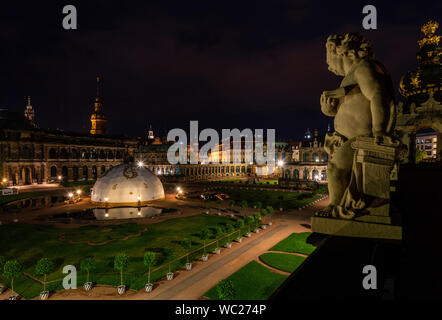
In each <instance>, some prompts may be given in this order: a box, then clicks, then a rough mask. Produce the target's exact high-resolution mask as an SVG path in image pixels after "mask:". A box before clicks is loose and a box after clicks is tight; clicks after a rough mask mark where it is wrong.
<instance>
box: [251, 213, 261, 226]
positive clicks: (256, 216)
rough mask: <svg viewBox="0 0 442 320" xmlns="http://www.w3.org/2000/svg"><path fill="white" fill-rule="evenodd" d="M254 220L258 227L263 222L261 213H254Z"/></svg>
mask: <svg viewBox="0 0 442 320" xmlns="http://www.w3.org/2000/svg"><path fill="white" fill-rule="evenodd" d="M253 219H254V220H255V227H256V228H257V227H258V224H259V222H260V221H261V215H260V214H259V212H255V213H253Z"/></svg>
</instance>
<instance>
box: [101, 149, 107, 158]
mask: <svg viewBox="0 0 442 320" xmlns="http://www.w3.org/2000/svg"><path fill="white" fill-rule="evenodd" d="M100 159H106V155H105V154H104V151H103V150H100Z"/></svg>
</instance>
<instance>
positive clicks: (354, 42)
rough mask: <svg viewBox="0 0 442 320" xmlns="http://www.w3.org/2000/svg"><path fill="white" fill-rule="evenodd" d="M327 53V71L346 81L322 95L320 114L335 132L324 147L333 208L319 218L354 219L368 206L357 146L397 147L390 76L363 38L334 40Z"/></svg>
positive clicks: (354, 35)
mask: <svg viewBox="0 0 442 320" xmlns="http://www.w3.org/2000/svg"><path fill="white" fill-rule="evenodd" d="M326 49H327V64H328V66H329V67H328V69H329V70H330V71H331V72H333V73H334V74H336V75H338V76H343V77H344V78H343V80H342V82H341V85H340V87H339V88H338V89H336V90H331V91H324V92H323V93H322V95H321V98H320V103H321V110H322V112H323V113H324V114H325V115H327V116H331V117H333V116H334V117H335V119H334V128H335V132H334V133H333V134H330V133H328V134H327V136H326V138H325V144H324V147H325V149H326V151H327V152H328V153H329V155H330V157H329V159H330V160H329V163H328V167H327V179H328V187H329V194H330V204H329V206H328V207H327V208H325V209H323V210H322V211H319V212H318V213H317V214H316V216H319V217H336V218H344V219H353V218H355V216H357V215H358V212H361V211H363V210H364V209H365V208H366V206H367V202H368V200H367V199H366V197H364V194H363V190H362V189H363V188H362V187H361V184H362V183H361V181H362V178H361V177H360V176H358V175H361V174H362V172H363V171H362V170H359V171H358V172H360V174H359V173H355V172H356V170H355V166H356V158H357V157H356V154H355V152H356V149H355V146H354V145H355V142H357V141H360V139H363V141H364V143H369V144H368V145H370V146H371V145H373V147H374V148H376V146H375V145H378V146H381V145H389V146H393V145H395V139H394V138H393V137H392V131H393V127H394V118H395V115H394V112H395V105H394V90H393V85H392V81H391V77H390V75H389V74H388V72H387V71H386V69H385V68H384V66H382V65H381V64H380V63H379V62H377V61H375V60H373V51H372V48H371V45H370V43H369V42H368V41H367V40H366V39H365V37H364V36H362V35H360V34H358V33H346V34H343V35H331V36H329V38H328V39H327V43H326ZM358 139H359V140H358ZM370 148H371V147H370ZM355 175H356V176H355ZM388 183H389V181H388Z"/></svg>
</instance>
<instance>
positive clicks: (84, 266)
mask: <svg viewBox="0 0 442 320" xmlns="http://www.w3.org/2000/svg"><path fill="white" fill-rule="evenodd" d="M96 264H97V263H96V261H95V259H94V258H92V257H89V258H86V259H84V260H83V261H81V264H80V270H81V271H86V272H87V278H86V282H89V273H90V272H91V271H92V270H94V269H95V267H96Z"/></svg>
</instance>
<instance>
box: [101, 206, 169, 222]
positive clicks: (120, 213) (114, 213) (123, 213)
mask: <svg viewBox="0 0 442 320" xmlns="http://www.w3.org/2000/svg"><path fill="white" fill-rule="evenodd" d="M92 210H93V213H94V216H95V218H96V219H97V220H113V219H133V218H150V217H152V216H155V215H158V214H160V213H161V212H162V211H163V209H161V208H154V207H138V208H137V207H124V208H109V209H104V208H97V209H92Z"/></svg>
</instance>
